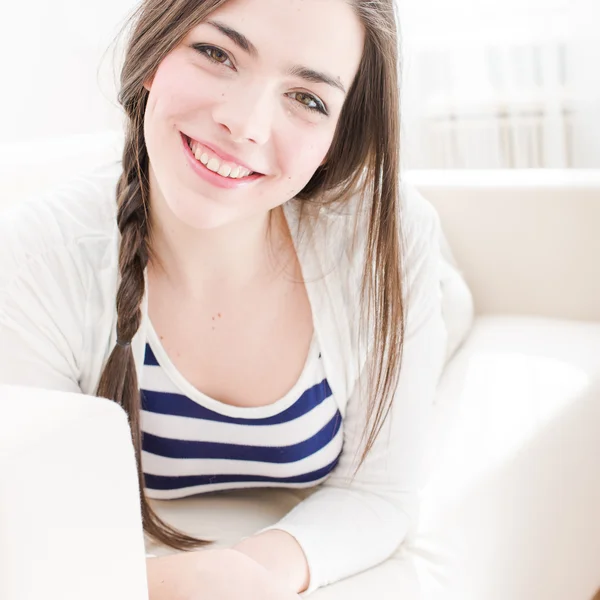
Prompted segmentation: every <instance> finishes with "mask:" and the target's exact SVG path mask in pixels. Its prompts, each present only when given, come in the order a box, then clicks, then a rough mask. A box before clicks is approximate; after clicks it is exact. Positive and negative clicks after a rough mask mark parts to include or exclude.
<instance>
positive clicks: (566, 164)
mask: <svg viewBox="0 0 600 600" xmlns="http://www.w3.org/2000/svg"><path fill="white" fill-rule="evenodd" d="M397 2H398V9H399V17H400V23H401V52H402V63H403V75H402V84H401V90H402V111H403V115H402V116H403V136H404V137H403V147H402V156H403V162H404V166H405V167H406V168H434V169H463V168H471V169H473V168H598V167H600V33H599V31H600V25H599V23H600V0H453V1H452V2H448V0H397ZM136 5H137V3H135V2H132V1H131V0H118V1H117V0H103V1H102V2H96V3H92V2H81V0H54V1H53V2H47V1H46V0H30V1H29V2H27V3H20V2H17V1H16V0H12V2H11V4H10V7H9V8H4V10H3V19H2V20H1V21H0V57H1V58H0V72H1V74H2V78H1V80H0V81H1V83H0V86H1V88H0V89H1V95H0V109H1V110H0V156H1V155H2V149H4V152H5V153H6V152H7V150H6V149H7V148H8V147H10V148H11V151H12V149H13V148H15V147H22V148H28V147H31V145H32V144H34V143H39V144H41V146H40V147H43V141H44V140H47V139H54V138H66V137H69V136H78V135H87V134H95V133H101V132H112V131H117V130H119V129H120V128H121V112H120V109H119V107H118V105H117V102H116V89H117V85H116V81H117V80H118V64H119V57H120V52H121V46H119V45H118V44H115V43H114V40H115V36H116V35H117V34H118V33H119V30H120V29H121V27H122V26H123V25H124V23H125V19H126V17H127V16H128V15H130V14H131V13H132V11H133V10H134V8H135V6H136Z"/></svg>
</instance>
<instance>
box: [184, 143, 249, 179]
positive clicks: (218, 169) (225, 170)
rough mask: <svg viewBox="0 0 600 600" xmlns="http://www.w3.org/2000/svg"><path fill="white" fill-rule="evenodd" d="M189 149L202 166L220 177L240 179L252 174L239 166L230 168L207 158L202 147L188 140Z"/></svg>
mask: <svg viewBox="0 0 600 600" xmlns="http://www.w3.org/2000/svg"><path fill="white" fill-rule="evenodd" d="M190 149H191V151H192V154H193V155H194V156H195V157H196V160H199V161H200V162H201V163H202V164H203V165H206V167H207V168H208V169H210V170H211V171H213V172H214V173H218V174H219V175H221V177H229V178H230V179H242V177H247V176H248V175H250V173H252V171H250V170H249V169H246V168H244V167H240V166H233V167H232V166H231V165H230V164H227V163H221V161H220V160H219V159H217V158H214V157H211V156H209V154H208V153H206V152H204V151H203V149H202V146H201V145H200V144H198V143H197V142H196V141H192V140H190Z"/></svg>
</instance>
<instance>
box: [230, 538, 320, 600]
mask: <svg viewBox="0 0 600 600" xmlns="http://www.w3.org/2000/svg"><path fill="white" fill-rule="evenodd" d="M233 548H234V549H236V550H238V551H239V552H243V553H244V554H246V556H249V557H250V558H252V559H254V560H255V561H256V562H258V563H259V564H261V565H262V566H263V567H265V568H266V569H268V570H269V571H270V572H271V573H273V574H274V575H275V576H276V577H277V578H278V579H280V580H281V581H283V582H285V584H286V585H287V586H288V587H289V588H290V589H291V590H293V591H294V592H296V593H297V594H299V593H301V592H304V591H305V590H306V589H307V588H308V585H309V569H308V562H307V560H306V556H305V555H304V551H303V550H302V546H300V544H299V543H298V542H297V541H296V539H295V538H294V537H292V536H291V535H290V534H289V533H287V532H286V531H282V530H278V529H271V530H269V531H264V532H263V533H259V534H257V535H254V536H251V537H248V538H245V539H243V540H242V541H241V542H238V543H237V544H236V545H235V546H233Z"/></svg>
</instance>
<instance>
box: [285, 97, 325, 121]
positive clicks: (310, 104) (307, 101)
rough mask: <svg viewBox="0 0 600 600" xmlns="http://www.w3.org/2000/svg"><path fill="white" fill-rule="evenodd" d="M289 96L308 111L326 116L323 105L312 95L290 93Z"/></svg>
mask: <svg viewBox="0 0 600 600" xmlns="http://www.w3.org/2000/svg"><path fill="white" fill-rule="evenodd" d="M291 95H292V96H293V97H294V98H295V99H296V101H297V102H299V103H300V104H302V106H304V107H305V108H307V109H308V110H314V111H316V112H319V113H322V114H324V115H326V114H327V109H326V108H325V105H324V104H323V103H322V102H321V101H320V100H319V99H318V98H317V97H315V96H313V95H312V94H307V93H306V92H292V94H291Z"/></svg>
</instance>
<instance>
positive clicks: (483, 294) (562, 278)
mask: <svg viewBox="0 0 600 600" xmlns="http://www.w3.org/2000/svg"><path fill="white" fill-rule="evenodd" d="M404 178H405V180H406V181H409V182H410V183H412V184H413V185H415V186H416V187H417V188H418V189H419V191H420V192H421V193H422V194H423V195H424V196H425V197H426V198H427V199H428V200H429V201H430V202H431V203H432V204H433V205H434V206H435V207H436V209H437V210H438V213H439V215H440V218H441V221H442V227H443V229H444V231H445V233H446V235H447V237H448V240H449V243H450V246H451V247H452V251H453V253H454V255H455V258H456V260H457V262H458V265H459V267H460V269H461V271H462V272H463V275H464V276H465V279H466V281H467V283H468V285H469V287H470V289H471V291H472V293H473V297H474V302H475V310H476V313H477V314H490V313H491V314H498V313H500V314H502V313H504V314H523V315H539V316H545V317H556V318H566V319H577V320H586V321H588V320H600V170H587V171H586V170H581V171H578V170H571V171H566V170H521V171H515V170H510V171H508V170H498V171H409V172H407V173H406V175H405V177H404Z"/></svg>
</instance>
